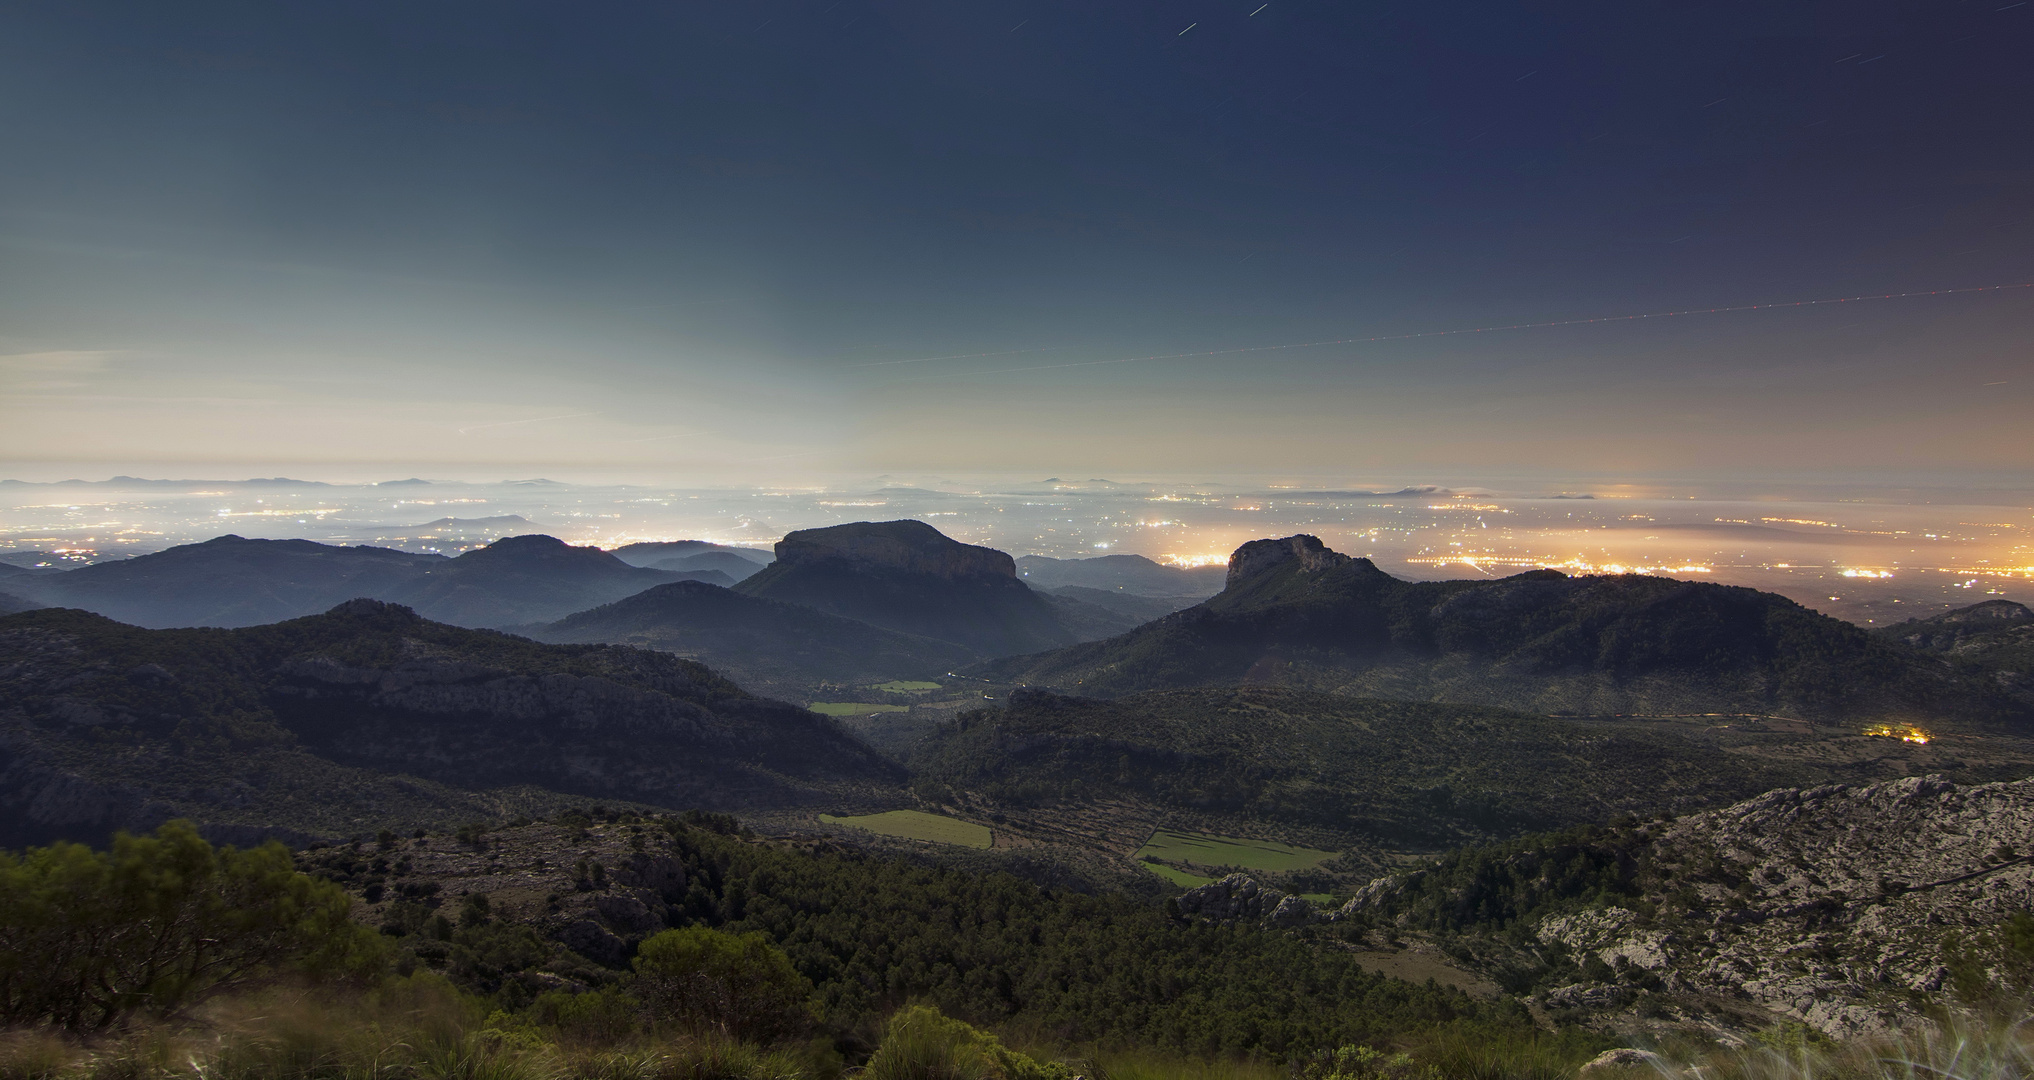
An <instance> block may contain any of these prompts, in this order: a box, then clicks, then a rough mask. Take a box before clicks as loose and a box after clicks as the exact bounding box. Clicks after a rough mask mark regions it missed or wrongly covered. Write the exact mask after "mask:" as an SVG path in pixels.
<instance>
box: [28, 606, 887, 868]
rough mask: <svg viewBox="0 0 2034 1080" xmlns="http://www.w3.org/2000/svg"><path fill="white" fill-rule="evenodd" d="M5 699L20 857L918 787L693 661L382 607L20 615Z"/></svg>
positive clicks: (816, 723) (784, 801) (807, 799)
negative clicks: (116, 844) (200, 617)
mask: <svg viewBox="0 0 2034 1080" xmlns="http://www.w3.org/2000/svg"><path fill="white" fill-rule="evenodd" d="M0 701H4V702H5V703H6V704H5V709H4V711H0V823H4V824H0V844H4V845H18V844H22V843H29V842H40V841H42V840H45V839H47V838H49V837H52V836H72V837H77V838H80V839H93V840H103V839H104V838H105V836H106V835H107V834H109V833H110V832H111V831H112V830H114V829H116V828H128V829H137V830H138V829H145V828H150V827H152V826H154V825H155V824H157V823H159V822H161V821H163V820H166V819H168V818H171V817H178V816H183V817H190V818H192V819H194V820H196V821H198V822H200V823H203V824H206V825H207V826H208V827H210V828H211V829H212V831H213V832H214V833H215V834H223V835H225V836H229V837H233V836H248V835H259V834H261V833H262V832H263V831H264V830H266V831H269V832H274V831H277V830H281V831H283V832H285V833H287V834H289V835H294V836H298V837H306V836H328V837H329V836H349V835H351V836H358V835H370V834H372V833H373V831H374V830H375V829H376V828H379V827H383V826H395V825H401V826H404V827H410V826H413V825H414V824H415V823H417V822H419V821H424V820H431V819H436V820H440V821H443V820H444V819H446V818H447V817H451V818H452V820H454V821H456V820H459V818H458V817H457V816H456V815H467V816H469V817H475V816H485V817H488V818H495V817H500V816H502V815H504V814H506V813H512V812H515V811H516V810H517V809H518V808H541V807H543V806H546V805H548V806H552V807H554V808H555V807H557V806H558V805H560V804H561V801H562V799H561V796H560V794H559V793H565V794H569V795H572V796H577V797H579V798H581V799H585V798H594V799H599V798H607V799H628V800H633V801H636V802H641V803H650V804H654V805H658V806H667V807H674V808H685V807H692V806H701V807H715V808H720V809H755V808H767V807H784V806H796V805H807V804H815V803H816V804H822V805H838V804H839V802H840V801H841V800H842V799H843V798H847V797H849V796H850V794H851V793H853V792H868V791H885V792H887V791H894V790H895V788H896V785H898V784H899V783H900V782H901V780H902V775H901V772H900V771H899V770H898V769H897V768H896V767H895V766H893V765H890V764H888V763H887V762H885V761H884V760H882V759H881V758H880V757H878V756H877V755H876V754H875V753H874V752H873V751H871V750H869V749H868V748H867V747H866V746H864V745H863V744H862V743H860V742H858V741H857V740H855V739H854V738H852V737H850V736H849V735H847V734H846V733H845V732H843V731H842V730H841V729H840V728H839V727H838V726H836V725H835V724H834V722H833V721H831V720H829V719H827V718H825V717H822V716H818V715H815V714H813V713H810V712H807V711H805V710H804V709H801V708H798V707H796V706H792V705H788V704H785V703H783V702H779V701H770V700H766V699H762V698H757V697H754V696H752V695H750V694H748V693H746V692H744V691H743V690H741V689H740V688H739V687H737V686H735V685H734V684H733V683H731V682H728V681H727V680H726V679H724V678H722V677H720V676H719V675H717V674H715V673H714V672H713V671H711V670H710V669H708V668H706V667H704V666H702V665H699V664H697V663H694V662H692V661H689V660H684V659H680V658H678V657H675V656H670V655H668V654H665V653H659V652H650V651H646V650H641V649H630V648H624V647H617V646H607V645H542V644H538V643H536V642H533V641H529V640H526V639H523V638H517V637H511V636H508V635H506V634H500V633H495V632H491V631H479V630H466V629H461V628H458V627H452V626H446V625H443V624H441V623H434V622H430V621H428V620H425V619H422V618H419V617H418V616H417V615H416V614H415V613H414V612H412V611H410V610H409V609H407V608H403V607H400V606H397V605H393V604H385V603H380V602H376V601H370V600H356V601H349V602H347V603H345V604H342V605H339V606H338V607H336V608H334V609H333V610H331V611H329V612H327V613H325V614H322V615H315V616H311V617H309V618H303V619H295V620H291V621H288V622H283V623H277V624H274V625H270V626H260V627H252V628H246V629H236V630H209V629H200V630H145V629H141V628H138V627H133V626H126V625H123V624H120V623H116V622H113V621H112V620H109V619H106V618H104V617H102V616H98V615H93V614H90V613H87V612H82V611H74V610H62V609H56V610H45V611H33V612H27V613H23V614H19V615H10V616H5V617H0ZM582 805H583V804H582ZM235 830H238V831H235Z"/></svg>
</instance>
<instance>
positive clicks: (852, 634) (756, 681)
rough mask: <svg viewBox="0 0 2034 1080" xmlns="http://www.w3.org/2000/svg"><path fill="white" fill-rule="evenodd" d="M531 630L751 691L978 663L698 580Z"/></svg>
mask: <svg viewBox="0 0 2034 1080" xmlns="http://www.w3.org/2000/svg"><path fill="white" fill-rule="evenodd" d="M528 632H529V633H530V634H531V636H533V637H536V638H538V639H540V640H543V641H557V642H595V641H600V642H613V643H617V644H627V645H638V646H641V647H643V648H648V649H659V650H662V651H665V652H671V653H676V654H678V655H679V656H684V657H689V658H692V659H695V660H698V661H700V662H702V663H705V664H707V665H709V666H711V667H713V668H714V669H715V670H718V671H721V672H723V673H725V674H726V675H727V676H728V677H730V678H732V679H734V680H735V681H736V682H738V683H740V684H741V685H743V686H745V687H748V688H750V689H752V690H761V691H766V692H769V693H781V694H794V693H804V692H808V691H809V688H810V687H812V686H814V685H815V684H819V683H827V682H835V683H844V684H848V685H867V684H873V683H881V682H887V681H890V680H893V679H925V678H933V677H937V676H942V675H945V674H946V673H947V672H949V671H951V670H953V669H954V668H956V667H959V666H960V665H962V664H964V663H967V662H969V661H972V660H973V659H975V654H974V653H972V652H970V651H969V650H967V649H965V648H962V647H961V646H958V645H955V644H953V643H951V642H946V641H937V640H934V639H931V638H923V637H914V636H912V635H910V634H903V633H898V632H897V631H894V630H885V629H882V628H880V627H875V626H870V625H869V624H868V623H864V622H856V621H855V620H853V619H846V618H842V617H840V616H838V615H829V614H827V613H826V612H823V611H815V610H813V609H811V608H805V607H799V606H798V605H796V604H785V603H779V602H778V601H775V600H764V599H760V598H757V597H753V596H745V595H743V594H741V593H738V592H733V591H730V590H728V589H725V588H716V587H714V586H712V585H706V584H701V583H697V582H680V583H676V584H671V585H659V586H657V587H655V588H653V589H649V590H646V591H644V592H640V593H637V594H635V595H634V596H631V597H628V598H626V599H624V600H619V601H616V602H615V603H612V604H608V605H605V606H603V607H597V608H594V609H593V610H591V611H582V612H579V613H578V614H575V615H570V616H567V617H565V618H563V619H560V620H558V621H557V622H554V623H551V624H549V625H547V626H540V627H533V628H530V630H529V631H528Z"/></svg>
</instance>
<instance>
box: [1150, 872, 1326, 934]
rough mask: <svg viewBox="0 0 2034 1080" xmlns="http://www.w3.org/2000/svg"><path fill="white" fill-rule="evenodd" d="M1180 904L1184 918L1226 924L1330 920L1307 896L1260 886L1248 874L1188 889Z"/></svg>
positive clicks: (1291, 924)
mask: <svg viewBox="0 0 2034 1080" xmlns="http://www.w3.org/2000/svg"><path fill="white" fill-rule="evenodd" d="M1176 903H1177V904H1178V905H1179V913H1180V916H1181V917H1182V918H1187V919H1199V920H1201V921H1204V922H1215V923H1222V924H1225V925H1227V924H1231V923H1238V922H1254V923H1263V924H1264V925H1266V926H1277V927H1294V926H1305V925H1307V924H1309V923H1315V922H1322V921H1324V920H1325V919H1326V918H1328V917H1327V916H1324V915H1322V914H1321V913H1320V912H1319V911H1318V910H1316V909H1315V907H1314V905H1313V904H1311V903H1309V902H1308V901H1307V899H1306V898H1305V897H1303V896H1292V895H1289V894H1287V893H1282V892H1280V891H1278V890H1277V889H1273V888H1270V887H1269V886H1265V885H1260V884H1258V882H1257V879H1256V878H1253V877H1250V876H1249V875H1247V874H1230V875H1229V876H1228V877H1225V878H1223V879H1221V880H1220V881H1211V882H1209V883H1208V884H1206V885H1201V886H1198V887H1196V888H1192V889H1188V890H1187V891H1186V892H1184V893H1181V894H1180V897H1179V899H1178V900H1177V901H1176Z"/></svg>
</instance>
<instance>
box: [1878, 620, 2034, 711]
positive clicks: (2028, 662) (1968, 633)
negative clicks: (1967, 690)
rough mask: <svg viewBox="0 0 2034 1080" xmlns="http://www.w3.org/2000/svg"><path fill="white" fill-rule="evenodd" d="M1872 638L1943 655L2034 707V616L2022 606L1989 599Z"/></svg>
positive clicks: (1880, 631) (1889, 628) (1900, 625)
mask: <svg viewBox="0 0 2034 1080" xmlns="http://www.w3.org/2000/svg"><path fill="white" fill-rule="evenodd" d="M1872 635H1873V636H1874V637H1877V638H1879V639H1880V640H1883V641H1887V642H1893V643H1897V644H1900V645H1905V646H1907V647H1909V648H1913V649H1919V650H1921V651H1923V652H1926V653H1930V654H1933V655H1937V656H1940V657H1942V658H1943V659H1945V660H1948V661H1949V662H1950V663H1951V664H1953V665H1955V666H1956V667H1957V668H1959V669H1962V670H1964V671H1966V672H1969V673H1971V674H1974V675H1977V676H1978V677H1979V678H1982V679H1987V680H1989V681H1990V682H1991V683H1993V684H1994V685H1996V686H1997V687H1999V688H2000V689H2001V690H2003V691H2005V692H2007V693H2009V694H2012V695H2013V696H2014V697H2015V698H2017V699H2018V700H2019V701H2021V702H2024V703H2026V704H2028V705H2030V706H2034V611H2029V610H2028V609H2027V607H2026V605H2024V604H2016V603H2013V602H2012V601H2011V600H1987V601H1985V602H1984V603H1982V604H1972V605H1971V606H1969V607H1965V608H1958V609H1956V610H1955V611H1948V612H1944V613H1942V614H1940V615H1937V616H1934V617H1933V618H1928V619H1909V620H1908V621H1906V622H1903V623H1898V624H1895V625H1893V626H1886V627H1881V628H1879V629H1877V630H1874V631H1872Z"/></svg>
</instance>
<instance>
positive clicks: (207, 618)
mask: <svg viewBox="0 0 2034 1080" xmlns="http://www.w3.org/2000/svg"><path fill="white" fill-rule="evenodd" d="M450 561H451V560H449V559H446V558H444V557H443V556H439V555H417V554H412V553H410V552H405V551H393V550H390V549H388V548H376V547H334V546H331V545H328V544H317V543H313V542H311V541H309V540H247V539H243V538H241V537H238V536H221V537H217V538H215V539H212V540H207V541H205V542H204V543H202V544H185V545H183V546H181V547H173V548H168V549H166V550H163V551H158V552H155V553H153V554H149V555H139V556H136V557H134V558H132V559H121V560H118V561H115V562H103V563H96V564H94V565H91V566H84V567H79V568H78V569H76V570H68V571H65V572H63V573H60V574H51V575H47V576H38V577H10V578H8V579H7V580H8V588H9V590H10V591H12V592H15V593H16V594H18V595H21V596H23V597H24V598H26V599H30V600H37V601H40V602H42V603H45V604H50V605H53V606H58V607H74V608H83V609H85V610H87V611H95V612H98V613H99V614H101V615H105V616H107V617H108V618H112V619H116V620H119V621H121V622H126V623H133V624H134V625H137V626H151V627H166V626H255V625H259V624H261V623H271V622H276V621H278V620H281V619H293V618H296V617H298V616H300V615H304V614H308V613H310V612H313V611H323V610H325V609H326V608H329V607H331V606H332V605H334V604H337V603H339V602H341V601H344V600H350V599H352V598H354V597H356V596H387V595H389V594H391V593H393V592H395V591H396V590H397V589H398V588H400V587H401V586H402V585H404V584H405V583H408V582H410V581H411V580H413V579H415V578H416V577H417V576H418V575H420V574H422V573H423V572H424V570H425V569H426V568H427V567H431V566H442V565H445V564H447V563H449V562H450Z"/></svg>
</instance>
